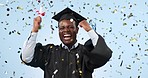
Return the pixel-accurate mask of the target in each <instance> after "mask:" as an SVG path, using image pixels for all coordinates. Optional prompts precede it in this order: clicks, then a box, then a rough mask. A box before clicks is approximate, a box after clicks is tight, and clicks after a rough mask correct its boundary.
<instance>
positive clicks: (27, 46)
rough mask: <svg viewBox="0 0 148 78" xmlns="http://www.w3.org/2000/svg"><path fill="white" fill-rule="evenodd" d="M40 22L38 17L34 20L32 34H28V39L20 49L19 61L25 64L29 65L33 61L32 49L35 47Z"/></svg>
mask: <svg viewBox="0 0 148 78" xmlns="http://www.w3.org/2000/svg"><path fill="white" fill-rule="evenodd" d="M41 21H42V19H41V17H40V16H38V17H36V18H35V19H34V23H33V28H32V33H31V34H30V36H29V38H28V39H27V40H26V41H25V43H24V46H23V48H22V55H21V59H22V61H24V62H25V63H29V62H31V61H32V59H33V55H34V49H35V46H36V37H37V32H38V30H39V26H40V23H41Z"/></svg>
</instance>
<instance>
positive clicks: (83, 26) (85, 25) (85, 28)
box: [79, 20, 92, 32]
mask: <svg viewBox="0 0 148 78" xmlns="http://www.w3.org/2000/svg"><path fill="white" fill-rule="evenodd" d="M79 26H80V27H82V28H83V29H84V30H86V31H87V32H88V31H90V30H91V29H92V28H91V27H90V25H89V24H88V22H87V21H86V20H83V21H81V22H80V23H79Z"/></svg>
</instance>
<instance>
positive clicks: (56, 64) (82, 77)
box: [26, 35, 112, 78]
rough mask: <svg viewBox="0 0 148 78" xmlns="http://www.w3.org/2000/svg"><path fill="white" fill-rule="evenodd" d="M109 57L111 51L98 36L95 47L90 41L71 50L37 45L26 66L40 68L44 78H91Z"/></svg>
mask: <svg viewBox="0 0 148 78" xmlns="http://www.w3.org/2000/svg"><path fill="white" fill-rule="evenodd" d="M111 55H112V51H111V50H110V49H109V48H108V46H107V45H106V43H105V41H104V39H103V38H102V37H101V36H100V35H99V39H98V41H97V44H96V46H95V47H94V46H93V44H92V41H91V39H89V40H88V41H87V42H86V43H85V44H84V45H82V44H78V46H77V47H75V48H73V49H71V50H68V49H64V48H63V47H62V46H61V45H54V44H48V45H46V46H42V44H41V43H37V44H36V47H35V52H34V57H33V60H32V61H31V62H30V63H26V64H27V65H30V66H33V67H40V68H41V69H42V70H43V71H44V78H92V73H93V70H94V69H95V68H99V67H101V66H103V65H104V64H106V63H107V61H109V59H110V58H111Z"/></svg>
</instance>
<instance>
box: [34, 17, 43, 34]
mask: <svg viewBox="0 0 148 78" xmlns="http://www.w3.org/2000/svg"><path fill="white" fill-rule="evenodd" d="M41 22H42V18H41V17H40V16H37V17H36V18H34V21H33V28H32V32H38V30H39V28H40V24H41Z"/></svg>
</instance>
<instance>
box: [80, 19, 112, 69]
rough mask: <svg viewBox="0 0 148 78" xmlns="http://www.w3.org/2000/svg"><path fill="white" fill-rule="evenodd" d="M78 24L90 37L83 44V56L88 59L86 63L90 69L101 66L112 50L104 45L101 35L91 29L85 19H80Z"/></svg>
mask: <svg viewBox="0 0 148 78" xmlns="http://www.w3.org/2000/svg"><path fill="white" fill-rule="evenodd" d="M79 25H80V26H81V27H83V28H84V30H86V31H87V32H88V34H89V36H90V38H91V39H89V40H88V41H87V42H86V43H85V45H84V46H85V48H86V50H87V51H86V52H85V55H86V57H85V58H86V59H89V60H87V61H86V65H87V66H88V68H90V69H94V68H98V67H101V66H103V65H104V64H106V63H107V61H109V59H110V58H111V56H112V51H111V50H110V48H109V47H108V46H107V45H106V43H105V40H104V39H103V37H102V36H100V35H99V34H97V33H96V32H95V31H94V30H92V29H91V27H90V26H89V24H88V23H87V22H86V20H83V21H81V22H80V23H79Z"/></svg>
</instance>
